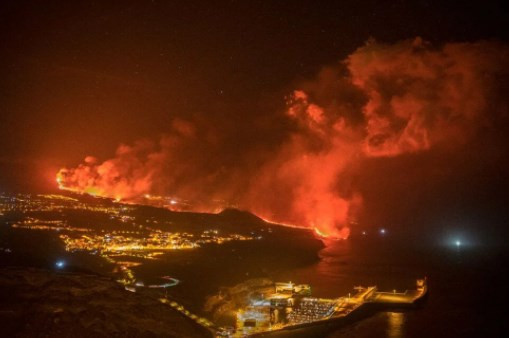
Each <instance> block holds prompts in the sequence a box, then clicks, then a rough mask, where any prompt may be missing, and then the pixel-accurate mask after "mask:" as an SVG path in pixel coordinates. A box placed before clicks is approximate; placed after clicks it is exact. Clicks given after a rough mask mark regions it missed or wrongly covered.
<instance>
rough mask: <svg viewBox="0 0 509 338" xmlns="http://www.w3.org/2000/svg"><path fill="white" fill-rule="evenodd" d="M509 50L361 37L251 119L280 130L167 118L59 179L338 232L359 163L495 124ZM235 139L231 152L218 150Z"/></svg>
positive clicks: (352, 200)
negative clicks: (247, 131) (281, 102)
mask: <svg viewBox="0 0 509 338" xmlns="http://www.w3.org/2000/svg"><path fill="white" fill-rule="evenodd" d="M508 52H509V49H508V48H507V46H505V45H502V44H500V43H498V42H492V41H479V42H476V43H447V44H444V45H442V46H438V47H436V46H433V45H431V44H430V43H428V42H426V41H423V40H422V39H420V38H416V39H414V40H406V41H401V42H398V43H395V44H383V43H378V42H376V41H372V40H370V41H368V42H367V43H366V44H365V45H364V46H362V47H360V48H358V49H357V50H356V51H354V52H353V53H352V54H351V55H349V56H348V57H347V58H346V59H344V60H343V61H341V62H340V63H338V64H336V65H329V66H327V67H324V68H323V69H322V70H321V71H320V73H319V74H318V75H317V77H316V78H315V79H312V80H309V81H306V82H303V83H301V84H300V85H299V88H298V89H296V90H294V91H293V92H291V93H290V94H289V95H288V96H287V98H286V103H287V107H286V109H285V110H284V111H281V112H275V113H274V114H273V115H274V120H273V121H274V123H269V125H267V124H266V123H265V124H263V123H259V121H258V120H257V118H258V117H257V116H254V117H249V118H250V119H252V120H250V121H249V125H250V126H251V127H252V128H257V127H258V126H263V127H260V128H263V131H262V132H261V134H263V135H278V137H274V140H273V141H270V142H268V141H266V140H264V142H261V141H260V139H259V138H258V139H255V138H253V139H250V140H249V142H245V141H243V142H241V143H238V144H236V143H235V142H232V139H233V140H234V139H235V136H234V135H237V134H238V133H239V131H238V130H235V127H231V126H230V124H223V123H222V121H208V120H206V119H204V118H198V117H189V118H175V119H174V120H173V122H172V124H171V125H170V126H169V132H168V133H167V134H165V135H162V136H160V137H159V138H158V139H157V140H154V139H148V140H147V139H145V140H139V141H137V142H134V144H132V145H124V144H123V145H120V146H119V147H118V149H117V151H116V153H115V156H113V157H112V158H110V159H107V160H104V161H100V160H98V159H96V158H95V157H92V156H89V157H87V158H85V160H84V162H83V163H82V164H79V165H78V166H76V167H74V168H63V169H61V170H60V171H59V172H58V174H57V182H58V184H59V186H60V188H62V189H66V190H71V191H75V192H79V193H88V194H92V195H98V196H104V197H111V198H116V199H119V200H125V201H132V202H143V198H144V196H145V195H146V194H156V195H157V194H159V195H171V196H177V197H178V198H179V199H180V200H185V201H188V202H189V203H188V205H189V207H188V209H190V210H196V211H208V212H214V211H217V208H218V203H219V205H221V204H222V205H223V207H225V206H235V207H238V208H241V209H246V210H249V211H251V212H254V213H255V214H257V215H259V216H260V217H262V218H264V219H267V220H270V221H273V222H278V223H288V224H295V225H299V226H305V227H312V228H314V229H315V231H316V232H317V233H318V234H320V235H321V236H331V237H335V238H347V237H348V236H349V232H350V223H351V222H352V221H354V220H355V219H356V217H357V216H358V214H359V213H360V212H361V210H362V209H363V208H362V205H363V196H364V194H363V191H362V189H361V188H360V186H361V184H359V181H360V180H363V177H359V172H362V170H361V169H362V168H363V166H365V165H366V163H368V162H370V161H371V160H373V159H378V160H379V161H384V160H389V159H392V158H397V157H404V156H408V155H410V154H419V153H423V152H429V151H433V150H434V149H441V150H443V151H455V150H456V149H459V148H462V147H467V145H468V144H469V143H470V142H472V140H475V139H476V138H477V137H478V134H479V130H480V129H482V128H489V126H490V125H492V124H493V123H496V122H495V121H496V120H497V118H498V117H497V116H498V115H497V114H499V110H497V109H496V108H494V106H495V105H498V106H500V104H501V102H502V103H503V104H505V106H507V105H506V103H507V102H506V101H504V100H506V99H505V98H503V95H502V94H500V92H501V90H500V89H499V88H500V87H501V86H500V83H501V82H503V81H506V80H505V79H507V72H506V71H505V70H504V68H505V66H504V65H505V63H506V61H507V56H508ZM260 119H261V117H260ZM225 125H227V126H225ZM238 148H240V149H241V150H240V151H235V152H234V153H235V154H236V158H235V159H234V160H232V159H231V157H232V156H231V152H230V151H227V150H231V149H238ZM438 165H440V164H438ZM377 175H381V176H383V175H385V173H382V172H380V173H378V174H377ZM218 201H220V202H218ZM172 204H177V203H172ZM174 207H175V208H177V207H178V205H176V206H174ZM365 212H369V210H365Z"/></svg>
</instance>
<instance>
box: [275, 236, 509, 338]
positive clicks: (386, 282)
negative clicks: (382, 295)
mask: <svg viewBox="0 0 509 338" xmlns="http://www.w3.org/2000/svg"><path fill="white" fill-rule="evenodd" d="M320 257H321V260H320V261H319V262H318V263H316V264H313V265H311V266H307V267H304V268H301V269H295V270H291V271H281V272H280V273H279V274H278V276H279V279H287V280H288V279H289V280H295V281H298V282H304V281H305V282H307V283H310V284H311V285H312V286H313V294H314V295H316V296H320V297H333V296H337V295H345V294H347V293H348V292H352V290H351V288H352V286H354V285H363V286H371V285H377V286H378V288H379V289H380V290H387V291H391V290H397V291H404V290H405V289H412V288H415V284H414V283H415V280H416V279H417V278H422V277H427V279H428V285H429V294H428V298H427V300H426V302H425V303H424V304H423V306H422V307H420V308H418V309H415V310H409V311H408V310H407V311H397V312H394V311H388V312H379V313H376V314H375V315H373V316H371V317H368V318H366V319H363V320H360V321H358V322H356V323H353V324H351V325H347V326H345V327H342V328H339V329H338V330H337V331H335V332H333V333H331V334H330V336H329V337H391V338H392V337H506V336H507V334H508V333H507V332H508V331H507V328H508V322H509V317H508V313H509V312H508V310H507V306H508V304H509V303H508V301H509V274H508V272H509V265H508V263H509V260H508V256H507V254H506V253H504V250H503V248H502V247H489V246H483V245H464V246H461V245H460V246H459V247H458V246H456V245H455V243H450V245H447V244H440V245H431V244H429V243H427V244H421V245H418V244H412V245H409V244H406V243H404V240H402V239H391V238H383V239H381V238H375V239H372V238H364V239H363V238H357V239H352V240H348V241H340V242H337V241H336V242H334V241H331V242H328V243H327V246H326V248H324V249H323V250H322V251H321V252H320Z"/></svg>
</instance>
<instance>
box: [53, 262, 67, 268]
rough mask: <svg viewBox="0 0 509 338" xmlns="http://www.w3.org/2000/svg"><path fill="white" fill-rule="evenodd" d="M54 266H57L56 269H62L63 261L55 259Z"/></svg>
mask: <svg viewBox="0 0 509 338" xmlns="http://www.w3.org/2000/svg"><path fill="white" fill-rule="evenodd" d="M55 266H56V267H57V268H58V269H62V268H63V267H64V266H65V262H64V261H57V262H56V263H55Z"/></svg>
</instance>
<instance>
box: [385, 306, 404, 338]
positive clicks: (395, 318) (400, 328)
mask: <svg viewBox="0 0 509 338" xmlns="http://www.w3.org/2000/svg"><path fill="white" fill-rule="evenodd" d="M404 336H405V314H404V313H402V312H387V337H390V338H400V337H404Z"/></svg>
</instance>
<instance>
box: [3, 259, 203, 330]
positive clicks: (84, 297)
mask: <svg viewBox="0 0 509 338" xmlns="http://www.w3.org/2000/svg"><path fill="white" fill-rule="evenodd" d="M0 325H1V327H2V336H4V337H15V336H18V337H19V336H21V337H24V336H30V337H34V336H45V337H46V336H47V337H57V336H58V337H91V336H94V337H98V336H99V337H100V336H103V337H111V336H123V337H125V336H131V337H134V336H136V337H154V336H158V337H207V336H210V334H209V333H208V331H206V330H205V329H203V328H202V327H200V326H197V325H196V324H195V323H193V322H192V321H190V320H188V319H187V318H186V317H184V316H183V315H181V314H180V313H178V312H176V311H175V310H173V309H172V308H171V307H169V306H166V305H164V304H162V303H160V302H159V301H158V300H157V299H155V298H152V297H147V296H146V295H140V294H134V293H130V292H127V291H125V290H124V289H123V288H122V287H121V286H120V285H119V284H117V283H116V282H115V281H114V280H112V279H110V278H106V277H101V276H97V275H91V274H83V273H59V272H54V271H49V270H43V269H34V268H0Z"/></svg>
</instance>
